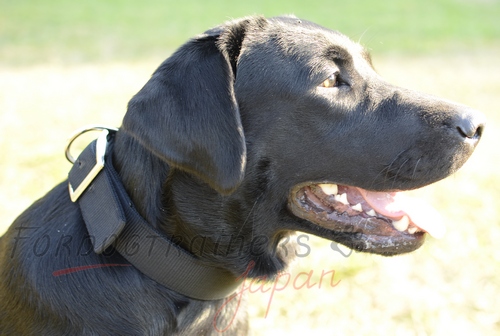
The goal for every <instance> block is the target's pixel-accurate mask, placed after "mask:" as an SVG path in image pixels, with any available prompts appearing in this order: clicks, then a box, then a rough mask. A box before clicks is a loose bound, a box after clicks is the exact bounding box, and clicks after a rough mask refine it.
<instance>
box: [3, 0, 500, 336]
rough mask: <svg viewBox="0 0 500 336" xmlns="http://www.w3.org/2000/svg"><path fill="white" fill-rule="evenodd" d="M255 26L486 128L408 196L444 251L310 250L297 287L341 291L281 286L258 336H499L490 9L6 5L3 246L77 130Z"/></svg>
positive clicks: (153, 0)
mask: <svg viewBox="0 0 500 336" xmlns="http://www.w3.org/2000/svg"><path fill="white" fill-rule="evenodd" d="M251 14H263V15H266V16H273V15H279V14H295V15H297V16H299V17H301V18H304V19H309V20H312V21H315V22H317V23H320V24H322V25H324V26H327V27H329V28H332V29H337V30H340V31H342V32H344V33H345V34H347V35H348V36H350V37H351V38H352V39H354V40H356V41H360V42H361V43H362V44H363V45H365V46H366V47H367V48H368V49H369V50H370V51H371V52H372V56H373V59H374V63H375V67H376V68H377V70H378V71H379V73H381V74H382V75H383V76H385V77H386V78H387V79H388V80H389V81H391V82H393V83H396V84H399V85H402V86H406V87H409V88H413V89H418V90H421V91H425V92H428V93H432V94H435V95H439V96H443V97H445V98H448V99H451V100H456V101H459V102H461V103H464V104H467V105H470V106H473V107H475V108H477V109H479V110H482V111H483V112H484V113H485V114H486V115H487V116H488V125H487V128H486V132H485V136H484V138H483V140H482V142H481V144H480V146H479V148H478V150H477V151H476V153H475V154H474V155H473V157H472V158H471V160H470V161H469V162H468V163H467V164H466V165H465V166H464V168H463V169H462V170H461V171H460V172H458V173H456V174H454V175H453V176H451V177H449V178H448V179H446V180H444V181H442V182H439V183H437V184H435V185H433V186H431V187H428V188H425V189H423V190H420V191H418V192H417V193H419V194H420V196H421V197H424V198H427V199H428V200H429V201H430V202H432V203H434V205H435V206H436V207H437V208H439V209H441V212H442V214H443V217H444V218H445V221H446V223H447V226H448V233H447V235H446V237H445V238H444V239H442V240H439V241H437V240H433V239H428V242H427V243H426V244H425V245H424V246H423V247H422V248H421V249H419V250H418V251H416V252H415V253H413V254H410V255H405V256H400V257H393V258H383V257H379V256H372V255H366V254H360V253H353V254H352V255H350V256H349V257H344V256H342V255H341V254H340V253H339V252H336V251H334V250H332V249H331V248H330V243H329V242H326V241H323V240H321V239H318V238H315V237H309V240H308V241H307V243H308V245H309V247H310V253H309V255H308V256H307V257H304V258H298V260H297V262H296V265H294V266H293V267H292V269H291V270H290V273H291V274H292V278H295V277H296V276H299V273H300V272H310V271H313V274H314V275H315V278H316V279H318V277H319V275H320V274H321V272H322V271H323V270H325V271H326V270H335V271H336V273H335V282H336V281H338V280H340V283H339V284H338V285H337V286H335V287H329V286H323V287H322V288H321V289H318V288H317V286H315V287H312V288H311V289H307V288H302V289H300V290H296V289H294V288H293V286H291V285H289V286H288V287H287V288H286V289H285V290H283V291H280V292H276V293H275V294H274V297H273V299H272V302H271V303H270V305H269V300H270V293H269V292H268V293H254V294H251V295H250V301H251V302H250V312H251V325H252V326H253V330H254V334H255V335H272V334H284V333H287V334H288V335H302V334H304V333H311V334H313V335H452V334H454V335H465V334H467V335H498V334H500V300H498V298H500V279H499V276H498V274H499V271H500V267H499V264H500V248H499V242H500V220H499V213H500V210H499V208H498V203H499V199H500V176H499V172H498V168H497V167H499V166H500V153H499V149H498V147H499V144H500V116H499V114H498V113H497V110H498V108H499V106H500V62H499V56H500V21H499V19H498V18H499V17H500V2H499V1H498V0H441V1H433V0H408V1H391V0H378V1H371V0H360V1H338V0H330V1H317V0H309V1H307V2H305V1H298V0H288V1H287V2H268V1H263V0H253V1H245V2H240V1H222V0H218V1H184V2H178V1H170V0H167V1H161V0H143V1H141V2H137V1H131V0H109V1H99V0H86V1H80V2H75V1H67V0H45V1H40V0H0V153H1V154H2V155H1V156H0V232H3V231H4V230H5V229H6V228H7V227H8V226H9V225H10V223H11V222H12V220H13V219H14V218H15V217H16V216H17V215H18V214H19V213H20V212H21V211H22V210H23V209H25V208H26V207H27V206H28V205H29V204H31V203H32V202H33V201H34V200H35V199H37V198H39V197H41V196H42V195H43V194H44V193H45V192H46V191H48V190H49V189H50V188H51V187H52V186H54V185H55V184H56V183H57V182H59V181H61V180H63V179H64V178H65V176H66V174H67V172H68V170H69V168H70V166H69V164H68V163H67V162H66V161H65V159H64V157H63V151H64V146H65V141H66V138H67V136H68V135H69V134H70V133H71V132H72V131H73V130H74V129H76V128H79V127H81V126H82V125H86V124H89V123H104V124H110V125H116V126H118V125H119V124H120V120H121V118H122V116H123V114H124V112H125V108H126V103H127V102H128V100H129V99H130V97H131V96H132V95H133V94H134V93H135V92H137V91H138V90H139V89H140V88H141V87H142V85H144V83H145V82H146V81H147V80H148V78H149V76H150V74H151V73H152V72H153V70H154V69H155V68H156V67H157V66H158V65H159V64H160V62H161V61H163V59H165V58H166V57H167V56H168V55H169V54H170V53H171V52H172V51H173V50H174V49H175V48H176V47H178V46H179V45H180V44H181V43H183V42H184V41H185V40H186V39H188V38H189V37H191V36H193V35H195V34H198V33H200V32H202V31H204V30H206V29H208V28H210V27H212V26H215V25H217V24H219V23H221V22H223V21H225V20H228V19H231V18H236V17H240V16H245V15H251ZM303 242H305V240H303ZM303 279H305V278H303ZM325 279H326V278H325ZM299 281H300V280H299ZM268 307H269V311H268V314H267V317H265V315H266V310H267V309H268Z"/></svg>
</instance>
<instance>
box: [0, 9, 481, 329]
mask: <svg viewBox="0 0 500 336" xmlns="http://www.w3.org/2000/svg"><path fill="white" fill-rule="evenodd" d="M336 72H338V77H337V79H338V83H339V85H338V87H337V88H335V89H333V90H327V89H319V88H318V86H319V85H320V84H321V83H322V82H323V81H324V80H325V79H326V78H328V77H329V76H330V75H331V74H333V73H336ZM481 118H482V117H481V115H480V114H478V113H477V112H475V111H473V110H471V109H469V108H467V107H464V106H461V105H458V104H454V103H451V102H447V101H444V100H440V99H437V98H434V97H431V96H427V95H424V94H420V93H416V92H413V91H409V90H405V89H402V88H398V87H395V86H392V85H390V84H388V83H386V82H385V81H383V80H382V79H381V78H380V77H379V76H378V75H377V74H376V73H375V71H374V70H373V68H372V66H371V60H370V58H369V55H368V54H367V53H366V52H365V51H364V50H363V49H362V48H361V47H359V46H358V45H357V44H355V43H353V42H351V41H350V40H348V39H347V38H346V37H345V36H343V35H341V34H340V33H337V32H333V31H330V30H327V29H325V28H322V27H320V26H317V25H315V24H313V23H309V22H305V21H300V20H298V19H296V18H292V17H281V18H274V19H269V20H267V19H264V18H261V17H251V18H245V19H241V20H236V21H232V22H228V23H226V24H224V25H222V26H219V27H217V28H214V29H212V30H209V31H207V32H206V33H205V34H202V35H199V36H197V37H195V38H193V39H192V40H190V41H188V42H187V43H186V44H185V45H183V46H182V47H181V48H180V49H179V50H178V51H177V52H176V53H174V54H173V55H172V56H171V57H170V58H168V59H167V60H166V61H165V62H164V63H163V64H162V65H161V66H160V67H159V68H158V70H156V72H155V73H154V74H153V76H152V78H151V79H150V80H149V81H148V82H147V83H146V85H145V86H144V87H143V88H142V90H141V91H140V92H139V93H138V94H137V95H136V96H134V97H133V98H132V100H131V101H130V103H129V106H128V111H127V113H126V115H125V118H124V121H123V126H122V127H121V129H120V131H119V132H118V133H117V135H116V139H115V145H114V151H113V161H114V164H115V167H116V169H117V170H118V172H119V173H120V176H121V179H122V181H123V184H124V185H125V187H126V189H127V191H128V193H129V194H130V197H131V199H132V200H133V202H134V203H135V206H136V208H137V209H138V210H139V212H140V213H141V214H142V216H144V218H146V219H147V220H148V222H149V223H151V225H154V226H156V227H157V228H159V229H161V230H162V231H163V232H164V233H165V235H167V236H168V237H170V238H171V239H173V240H175V241H177V242H178V243H179V245H181V246H182V247H183V248H185V249H186V250H189V251H191V252H192V253H193V254H196V255H198V256H199V257H200V258H202V259H203V260H205V261H206V262H207V263H209V264H213V265H217V266H219V267H223V268H226V269H228V270H230V271H231V272H233V273H234V274H235V276H239V275H241V274H243V273H244V272H245V271H246V270H247V268H248V266H249V265H251V264H252V263H253V262H254V263H255V266H254V267H253V268H251V269H250V270H249V274H248V275H249V276H250V277H257V276H266V277H268V278H272V277H273V276H274V275H276V274H277V272H279V271H281V270H283V269H284V268H285V267H286V265H287V262H288V260H287V258H288V256H290V255H291V253H288V251H286V250H284V248H281V247H279V246H280V244H279V242H280V241H282V240H283V239H284V238H286V237H287V236H289V235H290V234H292V233H293V231H295V230H299V231H303V232H307V233H312V234H315V235H319V236H322V237H325V238H329V239H332V240H335V241H337V242H340V243H343V244H345V245H347V246H350V247H353V248H358V249H362V248H361V247H360V245H359V239H360V238H359V236H356V235H355V234H351V235H349V234H345V233H344V234H337V233H336V232H334V231H329V230H327V229H324V228H321V227H319V226H316V225H314V224H312V223H310V222H307V221H306V220H303V219H300V218H298V217H295V216H294V215H293V214H292V213H291V212H290V211H289V210H288V209H287V198H288V195H289V193H290V190H291V189H292V188H293V187H294V186H296V185H300V184H302V183H305V182H314V181H317V182H321V181H325V182H326V181H332V182H334V183H339V184H345V185H354V186H358V187H362V188H366V189H371V190H396V189H400V190H405V189H412V188H417V187H420V186H423V185H426V184H429V183H432V182H434V181H437V180H439V179H442V178H444V177H446V176H447V175H449V174H450V173H452V172H454V171H455V170H456V169H458V168H459V167H460V166H461V165H462V164H463V162H465V160H466V159H467V158H468V157H469V155H470V154H471V152H472V151H473V148H474V146H475V144H476V142H477V140H478V139H479V137H480V133H481V130H482V119H481ZM394 167H396V168H397V169H394ZM368 252H370V251H368ZM375 252H377V251H375ZM393 253H397V251H387V253H383V254H393ZM126 263H127V262H126V261H125V260H124V259H123V258H122V257H121V256H120V255H119V254H117V253H116V252H115V251H114V250H113V249H112V248H111V249H108V250H107V251H106V252H105V253H104V254H102V255H96V254H95V253H93V251H92V247H91V245H90V240H89V239H88V237H87V232H86V229H85V226H84V224H83V221H82V217H81V213H80V210H79V208H78V206H77V205H75V204H74V203H72V202H71V201H70V199H69V197H68V192H67V184H66V182H64V183H62V184H60V185H59V186H57V187H55V188H54V189H53V190H52V191H50V192H49V193H48V194H47V195H46V196H45V197H43V198H42V199H41V200H39V201H37V202H35V203H34V204H33V205H32V206H31V207H30V208H29V209H27V210H26V211H25V212H24V213H23V214H22V215H21V216H20V217H19V218H18V219H17V220H16V221H15V222H14V223H13V224H12V226H11V228H10V229H9V231H8V232H7V233H6V234H5V235H4V236H3V237H2V238H1V241H0V334H2V335H210V334H217V333H218V332H217V330H216V329H215V327H214V319H217V321H216V323H215V325H216V326H217V325H219V326H228V327H229V329H228V331H227V334H234V335H245V334H247V329H248V325H247V322H246V313H245V312H244V309H243V305H244V303H242V304H241V306H240V307H239V308H238V306H237V304H238V302H237V301H236V300H233V301H231V302H229V303H228V304H227V305H225V306H223V300H219V301H197V300H192V299H189V298H186V297H184V296H182V295H180V294H178V293H176V292H174V291H172V290H169V289H167V288H164V287H162V286H161V285H158V284H157V283H155V282H154V281H153V280H151V279H149V278H147V277H145V276H144V275H142V274H141V273H140V272H139V271H137V270H136V269H135V268H133V267H107V268H99V269H94V270H89V271H86V272H76V273H72V274H67V275H64V276H54V275H53V272H55V271H58V270H61V269H67V268H70V267H76V266H83V265H95V264H126ZM221 307H223V308H222V310H221V311H220V312H218V310H219V308H221ZM291 309H293V308H291ZM297 309H299V308H297ZM237 310H238V312H237V314H236V319H235V320H234V321H233V322H231V318H232V317H233V316H234V314H235V313H236V311H237Z"/></svg>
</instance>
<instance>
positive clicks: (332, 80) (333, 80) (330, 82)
mask: <svg viewBox="0 0 500 336" xmlns="http://www.w3.org/2000/svg"><path fill="white" fill-rule="evenodd" d="M337 77H338V73H334V74H331V75H330V77H328V78H327V79H325V81H324V82H323V83H321V85H320V87H324V88H332V87H336V86H338V79H337Z"/></svg>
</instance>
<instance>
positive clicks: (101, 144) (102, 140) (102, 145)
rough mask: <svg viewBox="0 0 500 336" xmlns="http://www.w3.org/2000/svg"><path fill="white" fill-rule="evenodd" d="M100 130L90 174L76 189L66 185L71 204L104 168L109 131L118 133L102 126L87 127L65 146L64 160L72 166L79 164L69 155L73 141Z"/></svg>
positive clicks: (69, 184) (79, 131) (113, 129)
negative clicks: (87, 133)
mask: <svg viewBox="0 0 500 336" xmlns="http://www.w3.org/2000/svg"><path fill="white" fill-rule="evenodd" d="M95 130H100V131H101V134H100V135H99V137H98V138H97V141H96V150H95V151H96V156H95V165H94V167H93V168H92V169H91V170H90V172H89V173H88V174H87V176H85V178H84V179H83V181H82V182H80V184H79V185H78V186H77V187H76V189H75V188H74V187H73V186H72V185H71V182H69V183H68V189H69V195H70V198H71V201H72V202H76V201H77V200H78V198H79V197H80V196H81V195H82V194H83V192H84V191H85V190H86V189H87V188H88V186H89V185H90V184H91V183H92V181H93V180H94V179H95V178H96V176H97V175H98V174H99V173H100V171H101V170H102V169H103V168H104V161H105V156H106V150H107V148H108V143H109V142H108V135H109V132H110V131H118V130H117V129H116V128H107V127H103V126H89V127H86V128H83V129H81V130H78V131H77V132H75V134H74V135H73V136H72V137H71V138H70V140H69V141H68V145H67V146H66V158H67V159H68V161H70V162H71V163H73V164H75V165H76V164H79V162H78V160H77V159H76V160H75V159H74V158H73V156H72V155H71V153H70V149H71V145H72V144H73V141H75V140H76V139H77V138H78V137H79V136H80V135H82V134H84V133H86V132H89V131H95Z"/></svg>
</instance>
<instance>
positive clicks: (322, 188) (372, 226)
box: [288, 183, 445, 255]
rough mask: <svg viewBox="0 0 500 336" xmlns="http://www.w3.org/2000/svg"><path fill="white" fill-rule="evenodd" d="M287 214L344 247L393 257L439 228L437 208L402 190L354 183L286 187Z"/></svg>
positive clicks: (441, 232) (441, 230)
mask: <svg viewBox="0 0 500 336" xmlns="http://www.w3.org/2000/svg"><path fill="white" fill-rule="evenodd" d="M288 206H289V209H290V210H291V211H292V213H293V214H294V215H296V216H298V217H300V218H303V219H305V220H307V221H309V222H311V223H313V224H315V225H316V226H319V227H321V228H324V229H326V230H317V231H318V233H319V235H321V236H324V237H325V238H329V239H332V240H335V241H337V242H339V243H341V244H344V245H347V246H348V247H350V248H353V249H356V250H360V251H366V252H371V253H378V254H384V255H393V254H400V253H406V252H411V251H413V250H416V249H417V248H419V247H420V246H421V245H422V244H423V242H424V239H425V233H426V232H427V233H429V234H430V235H431V236H433V237H435V238H441V237H442V236H443V235H444V232H445V228H444V226H443V225H442V224H441V223H440V221H439V216H438V214H437V212H436V211H435V210H434V209H433V208H431V207H430V206H428V205H425V203H423V202H421V201H419V200H415V199H409V198H407V197H405V195H404V193H403V192H374V191H368V190H365V189H361V188H358V187H352V186H345V185H337V184H324V183H316V184H315V183H309V184H305V185H304V184H303V185H299V186H296V187H295V188H293V189H292V191H291V194H290V196H289V201H288Z"/></svg>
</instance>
